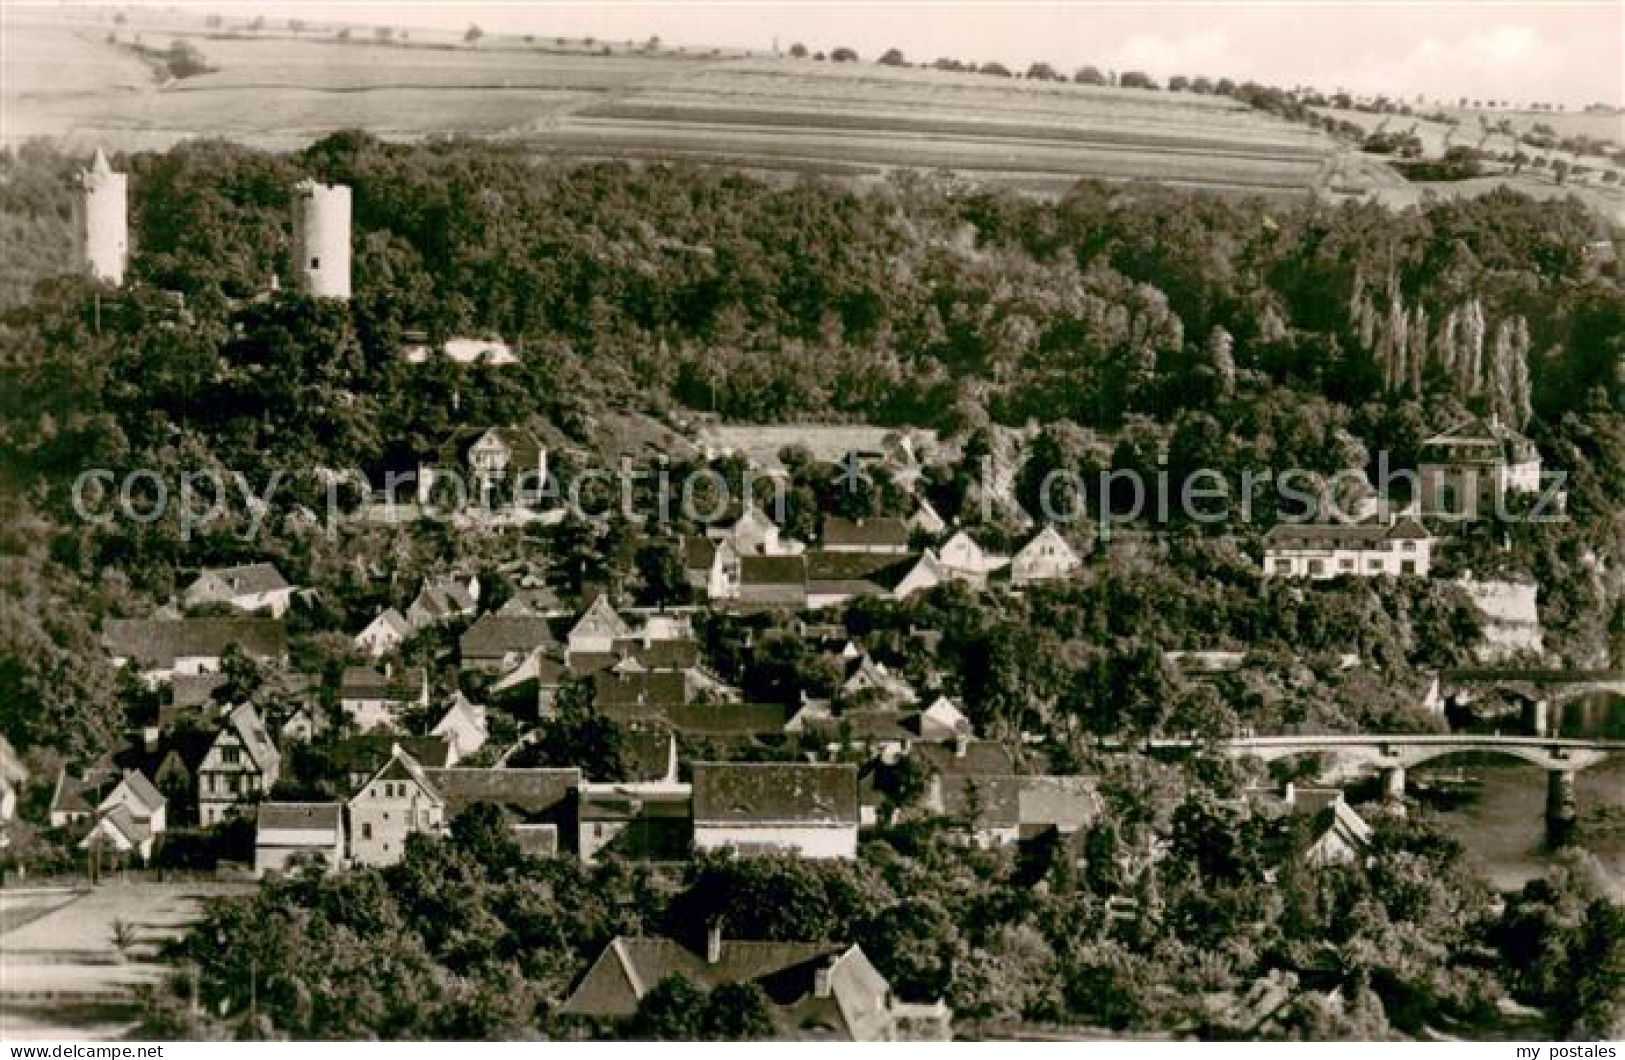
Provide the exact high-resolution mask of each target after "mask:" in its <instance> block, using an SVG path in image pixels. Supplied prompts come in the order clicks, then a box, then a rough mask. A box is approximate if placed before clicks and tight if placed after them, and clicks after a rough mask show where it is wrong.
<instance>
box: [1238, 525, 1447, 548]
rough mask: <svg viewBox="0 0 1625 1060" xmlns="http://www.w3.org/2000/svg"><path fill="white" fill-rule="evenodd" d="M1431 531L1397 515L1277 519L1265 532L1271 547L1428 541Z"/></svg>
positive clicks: (1364, 544) (1362, 545)
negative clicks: (1388, 518)
mask: <svg viewBox="0 0 1625 1060" xmlns="http://www.w3.org/2000/svg"><path fill="white" fill-rule="evenodd" d="M1432 537H1433V535H1432V534H1430V533H1428V531H1427V528H1426V527H1424V526H1423V525H1422V524H1421V523H1419V522H1417V521H1416V520H1415V519H1410V518H1405V519H1397V520H1395V521H1394V522H1393V523H1392V524H1389V523H1384V522H1368V523H1277V524H1275V525H1274V526H1272V527H1270V529H1269V532H1268V533H1266V534H1265V535H1264V544H1265V546H1266V547H1269V548H1296V547H1302V546H1322V547H1325V546H1332V545H1338V544H1341V545H1344V546H1345V547H1349V548H1365V547H1370V546H1372V545H1377V544H1381V543H1383V542H1387V541H1406V540H1409V541H1427V540H1431V539H1432Z"/></svg>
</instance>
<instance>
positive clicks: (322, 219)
mask: <svg viewBox="0 0 1625 1060" xmlns="http://www.w3.org/2000/svg"><path fill="white" fill-rule="evenodd" d="M294 192H295V198H294V218H293V266H294V275H295V276H297V277H298V278H299V290H300V291H301V292H302V293H303V294H305V295H307V296H309V297H311V298H341V299H348V298H349V297H350V189H349V188H348V187H346V186H344V185H343V184H318V183H316V182H315V181H313V180H305V181H301V182H300V183H299V184H298V185H297V186H296V187H295V189H294Z"/></svg>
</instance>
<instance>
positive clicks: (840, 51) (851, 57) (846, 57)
mask: <svg viewBox="0 0 1625 1060" xmlns="http://www.w3.org/2000/svg"><path fill="white" fill-rule="evenodd" d="M829 57H830V61H832V62H837V63H855V62H857V61H858V53H857V52H855V51H853V50H852V49H851V48H847V47H840V48H833V49H831V50H830V53H829Z"/></svg>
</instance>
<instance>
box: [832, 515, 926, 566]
mask: <svg viewBox="0 0 1625 1060" xmlns="http://www.w3.org/2000/svg"><path fill="white" fill-rule="evenodd" d="M824 551H826V552H863V553H869V554H872V555H886V556H903V555H907V554H908V524H907V523H906V522H904V521H903V520H901V519H893V518H889V517H883V518H873V519H841V518H837V517H834V516H829V517H826V518H825V519H824Z"/></svg>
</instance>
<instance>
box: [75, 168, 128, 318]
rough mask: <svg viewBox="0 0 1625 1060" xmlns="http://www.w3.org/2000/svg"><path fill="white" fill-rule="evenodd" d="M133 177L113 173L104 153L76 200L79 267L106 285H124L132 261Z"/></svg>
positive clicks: (84, 175)
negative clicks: (130, 203) (131, 211)
mask: <svg viewBox="0 0 1625 1060" xmlns="http://www.w3.org/2000/svg"><path fill="white" fill-rule="evenodd" d="M128 203H129V177H128V176H127V175H125V174H123V173H115V172H113V168H112V167H111V166H110V165H108V164H107V156H106V155H104V154H102V152H101V151H100V150H98V151H97V152H96V159H95V161H93V162H92V163H91V165H90V168H89V169H87V170H85V171H83V172H82V173H80V174H79V195H78V197H77V198H76V199H75V201H74V206H75V211H74V212H75V217H74V221H75V224H74V235H75V241H76V243H77V248H76V249H77V250H78V262H79V267H80V269H82V270H83V271H84V272H85V273H87V274H89V275H90V276H92V277H94V278H95V279H98V280H101V281H103V282H106V283H111V284H113V285H114V286H118V285H120V284H122V283H124V268H125V265H126V264H127V263H128V261H129V258H130V224H129V213H128Z"/></svg>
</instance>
